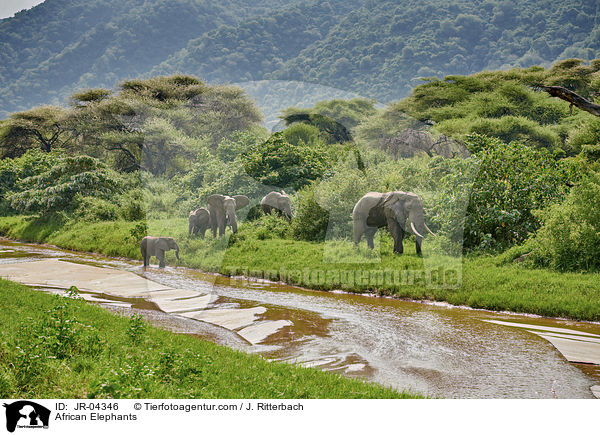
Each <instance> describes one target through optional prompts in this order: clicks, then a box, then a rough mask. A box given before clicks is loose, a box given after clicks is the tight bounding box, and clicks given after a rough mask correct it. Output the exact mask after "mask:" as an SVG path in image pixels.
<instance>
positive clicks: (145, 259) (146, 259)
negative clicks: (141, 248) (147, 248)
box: [142, 253, 150, 267]
mask: <svg viewBox="0 0 600 435" xmlns="http://www.w3.org/2000/svg"><path fill="white" fill-rule="evenodd" d="M142 257H143V258H144V267H148V263H150V261H149V258H148V256H147V255H146V253H143V254H142Z"/></svg>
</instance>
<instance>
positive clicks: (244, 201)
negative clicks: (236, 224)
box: [233, 195, 250, 210]
mask: <svg viewBox="0 0 600 435" xmlns="http://www.w3.org/2000/svg"><path fill="white" fill-rule="evenodd" d="M233 199H235V209H236V210H239V209H240V208H244V207H246V206H247V205H248V204H250V200H249V199H248V197H247V196H245V195H233Z"/></svg>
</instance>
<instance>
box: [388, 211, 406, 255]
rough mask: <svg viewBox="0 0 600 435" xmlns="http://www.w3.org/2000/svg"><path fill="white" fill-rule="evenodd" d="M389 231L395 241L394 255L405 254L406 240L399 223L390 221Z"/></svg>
mask: <svg viewBox="0 0 600 435" xmlns="http://www.w3.org/2000/svg"><path fill="white" fill-rule="evenodd" d="M388 229H389V230H390V234H391V235H392V238H393V239H394V253H396V254H402V253H403V252H404V246H403V243H402V240H403V239H404V231H403V230H402V227H401V226H400V224H398V222H396V221H395V220H392V219H389V220H388Z"/></svg>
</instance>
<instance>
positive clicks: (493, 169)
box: [465, 135, 568, 249]
mask: <svg viewBox="0 0 600 435" xmlns="http://www.w3.org/2000/svg"><path fill="white" fill-rule="evenodd" d="M467 147H468V148H469V149H471V150H475V151H478V152H477V154H476V155H477V156H478V157H479V158H481V159H482V163H481V167H480V168H479V173H478V175H477V178H476V180H475V183H474V185H473V191H472V194H471V199H470V202H469V207H468V213H467V217H466V220H465V247H466V248H468V249H474V248H482V249H503V248H507V247H510V246H512V245H514V244H518V243H521V242H523V241H524V240H525V239H526V238H527V237H529V235H531V234H533V233H534V232H535V231H536V230H537V229H538V228H539V227H540V219H539V217H538V216H537V215H536V213H535V211H536V210H541V209H543V208H545V207H548V206H550V205H552V204H553V203H556V202H558V201H560V200H561V199H562V198H563V197H564V195H565V194H566V189H567V181H568V176H567V170H566V167H565V164H563V163H562V162H557V161H556V160H554V158H553V156H552V154H550V152H548V151H547V150H544V149H537V148H534V147H531V146H527V145H524V144H522V143H519V142H511V143H508V144H507V143H503V142H501V141H499V140H497V139H493V138H487V137H485V136H481V135H473V136H471V137H469V139H468V140H467Z"/></svg>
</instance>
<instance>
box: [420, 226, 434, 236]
mask: <svg viewBox="0 0 600 435" xmlns="http://www.w3.org/2000/svg"><path fill="white" fill-rule="evenodd" d="M423 225H425V229H426V230H427V231H429V234H431V235H432V236H435V233H434V232H433V231H431V230H430V229H429V227H428V226H427V224H425V223H424V224H423Z"/></svg>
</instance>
